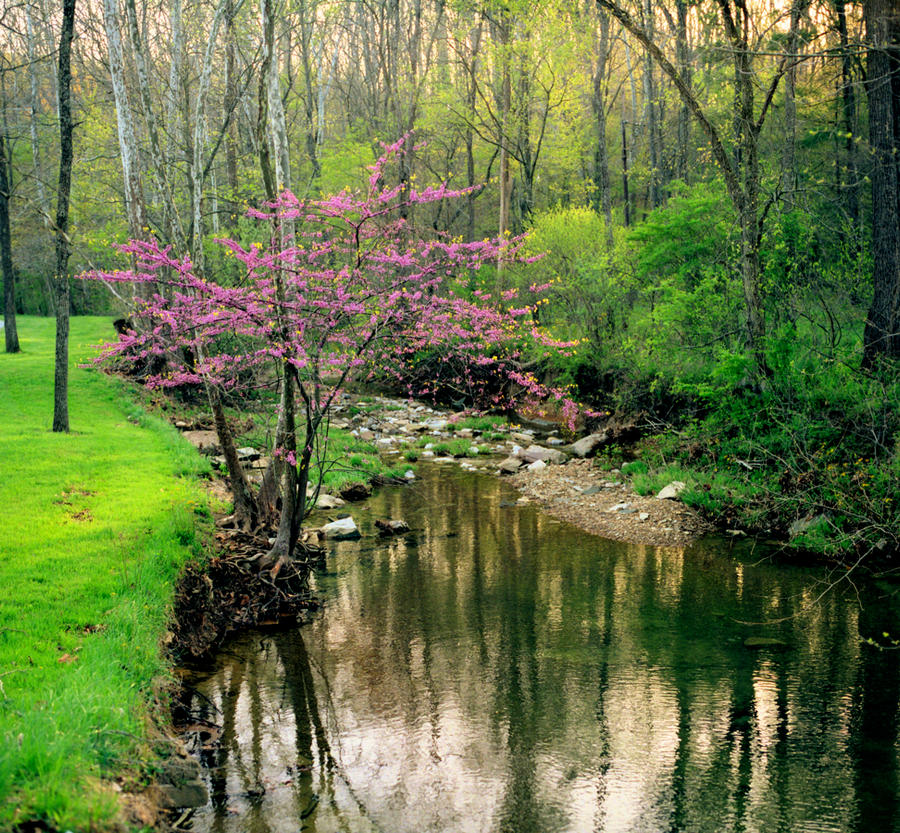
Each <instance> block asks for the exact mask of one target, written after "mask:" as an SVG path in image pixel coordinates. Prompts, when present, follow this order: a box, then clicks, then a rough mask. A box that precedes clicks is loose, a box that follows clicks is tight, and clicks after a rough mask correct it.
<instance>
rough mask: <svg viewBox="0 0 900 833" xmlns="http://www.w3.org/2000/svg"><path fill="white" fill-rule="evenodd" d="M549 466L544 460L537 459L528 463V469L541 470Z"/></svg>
mask: <svg viewBox="0 0 900 833" xmlns="http://www.w3.org/2000/svg"><path fill="white" fill-rule="evenodd" d="M545 468H547V464H546V463H545V462H544V461H543V460H535V461H534V462H533V463H529V464H528V471H541V469H545Z"/></svg>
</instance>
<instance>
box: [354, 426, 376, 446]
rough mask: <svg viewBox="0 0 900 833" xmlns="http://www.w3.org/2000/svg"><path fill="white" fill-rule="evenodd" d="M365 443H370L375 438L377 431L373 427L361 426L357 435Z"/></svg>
mask: <svg viewBox="0 0 900 833" xmlns="http://www.w3.org/2000/svg"><path fill="white" fill-rule="evenodd" d="M357 436H358V437H359V438H360V439H361V440H362V441H363V442H364V443H370V442H372V440H374V439H375V432H374V431H373V430H372V429H371V428H360V429H359V434H358V435H357Z"/></svg>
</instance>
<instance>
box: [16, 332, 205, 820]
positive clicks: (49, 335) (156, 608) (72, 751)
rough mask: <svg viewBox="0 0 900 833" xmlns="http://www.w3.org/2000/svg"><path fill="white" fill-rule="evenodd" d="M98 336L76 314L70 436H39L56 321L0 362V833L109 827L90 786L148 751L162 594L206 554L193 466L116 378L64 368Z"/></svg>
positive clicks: (105, 799)
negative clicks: (26, 824) (26, 823)
mask: <svg viewBox="0 0 900 833" xmlns="http://www.w3.org/2000/svg"><path fill="white" fill-rule="evenodd" d="M110 333H111V326H110V324H109V322H108V321H106V320H102V319H85V318H74V319H73V320H72V329H71V352H72V360H73V361H72V367H71V369H70V417H71V423H72V429H73V430H72V433H71V434H66V435H63V434H52V433H51V432H50V431H49V425H50V417H51V415H52V410H53V404H52V397H53V385H52V374H53V360H52V356H53V334H54V322H53V321H52V320H49V319H33V318H27V317H23V318H21V319H20V320H19V334H20V339H21V342H22V352H21V353H20V354H16V355H5V354H4V355H0V471H2V472H3V477H2V478H0V540H2V541H3V559H2V560H0V585H2V586H3V587H4V588H6V590H7V592H6V593H4V594H3V595H2V597H0V669H3V673H4V676H3V677H2V679H0V828H2V829H10V828H11V827H12V826H13V825H14V824H15V822H16V820H23V819H28V818H38V819H44V820H45V821H47V822H48V823H49V824H50V825H51V826H52V827H54V828H57V829H61V830H65V829H74V830H87V829H92V830H102V829H106V828H107V827H110V826H111V825H112V823H113V815H114V813H115V810H116V805H115V802H114V801H113V800H112V799H111V798H110V793H109V791H103V790H102V789H99V784H100V781H99V779H101V778H104V777H111V776H112V775H115V774H119V773H121V772H122V771H123V770H125V771H131V772H132V773H133V774H135V775H139V774H140V773H139V770H140V767H141V766H142V765H143V764H146V763H148V762H149V761H150V760H151V759H152V758H151V750H150V745H149V743H148V742H147V740H146V739H145V738H146V736H145V732H146V727H147V720H146V718H147V714H148V711H149V710H150V708H151V702H152V697H153V695H154V692H155V686H156V685H157V681H159V680H160V679H163V678H164V677H165V676H166V674H167V668H166V664H165V662H164V661H163V656H162V651H161V649H160V643H161V639H162V636H163V634H164V632H165V626H166V620H167V617H168V615H169V610H170V604H171V599H172V588H173V586H174V583H175V580H176V578H177V576H178V573H179V571H180V569H181V567H182V566H183V565H184V563H185V562H186V561H187V560H188V559H193V558H197V557H200V556H201V555H202V551H203V535H202V534H201V531H202V528H203V527H204V526H205V525H206V523H207V522H208V512H207V510H206V507H205V498H204V496H203V494H202V492H201V490H200V489H199V488H198V486H197V482H196V475H197V474H198V473H202V472H203V471H204V470H205V468H206V464H205V462H204V461H201V460H200V459H199V457H198V455H197V454H196V453H195V452H194V451H193V449H191V448H190V446H188V444H187V443H186V442H185V441H184V440H183V439H182V438H181V437H180V436H179V434H178V432H177V431H175V429H174V428H172V427H171V426H170V425H168V424H167V423H164V422H162V421H161V420H159V419H157V418H155V417H152V416H148V415H147V414H146V413H144V412H143V411H141V410H139V409H137V408H134V407H132V406H130V405H129V404H127V403H128V391H127V390H126V386H125V385H123V384H122V383H119V382H117V381H116V380H111V379H109V378H108V377H106V376H104V375H102V374H101V373H100V372H98V371H96V370H92V369H80V368H78V367H77V366H76V364H77V362H79V361H83V360H85V359H86V358H87V357H88V356H89V355H90V354H91V348H90V345H92V344H96V343H98V342H100V341H102V340H103V339H104V338H106V337H108V336H109V334H110ZM25 484H27V487H26V486H25Z"/></svg>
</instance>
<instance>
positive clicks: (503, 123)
mask: <svg viewBox="0 0 900 833" xmlns="http://www.w3.org/2000/svg"><path fill="white" fill-rule="evenodd" d="M494 37H495V38H496V40H497V42H498V43H499V44H500V49H501V50H502V57H501V68H500V88H499V90H498V91H497V107H498V110H499V111H500V112H499V119H500V172H499V184H500V207H499V212H498V215H499V216H498V223H497V236H498V237H499V238H500V240H501V241H502V240H505V239H506V238H507V237H508V236H509V204H510V202H511V200H512V176H511V174H510V170H509V136H508V132H509V120H510V110H511V109H512V78H511V77H510V74H511V73H510V67H509V54H508V51H507V50H508V48H509V20H508V17H507V13H506V12H505V11H504V12H501V16H500V21H499V22H498V23H497V24H495V26H494ZM503 253H504V249H503V248H501V249H500V254H499V256H498V257H497V285H496V291H495V295H496V301H497V302H498V303H499V301H500V294H501V292H502V291H503V288H504V287H503V265H504V264H503Z"/></svg>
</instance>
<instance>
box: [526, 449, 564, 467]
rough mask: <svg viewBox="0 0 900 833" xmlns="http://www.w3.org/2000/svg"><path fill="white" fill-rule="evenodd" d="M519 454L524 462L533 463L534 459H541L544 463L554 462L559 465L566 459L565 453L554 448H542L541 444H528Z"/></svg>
mask: <svg viewBox="0 0 900 833" xmlns="http://www.w3.org/2000/svg"><path fill="white" fill-rule="evenodd" d="M519 456H520V457H521V458H522V459H523V460H524V461H525V462H526V463H533V462H534V461H535V460H543V461H544V462H545V463H555V464H556V465H559V464H561V463H565V462H566V460H567V459H568V458H567V457H566V455H565V454H563V453H562V452H561V451H559V450H558V449H556V448H544V447H543V446H541V445H530V446H528V448H526V449H525V450H524V451H521V452H519Z"/></svg>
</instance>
